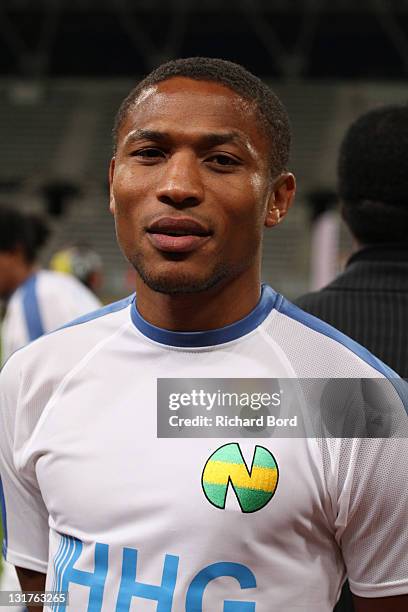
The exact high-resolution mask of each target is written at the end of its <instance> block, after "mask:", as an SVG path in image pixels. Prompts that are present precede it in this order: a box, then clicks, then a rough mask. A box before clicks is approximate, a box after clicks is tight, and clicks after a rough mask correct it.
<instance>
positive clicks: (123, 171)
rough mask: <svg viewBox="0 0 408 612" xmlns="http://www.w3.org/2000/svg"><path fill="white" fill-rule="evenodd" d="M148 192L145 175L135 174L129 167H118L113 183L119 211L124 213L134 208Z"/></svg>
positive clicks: (113, 191)
mask: <svg viewBox="0 0 408 612" xmlns="http://www.w3.org/2000/svg"><path fill="white" fill-rule="evenodd" d="M147 190H148V186H147V184H146V176H145V173H135V172H134V170H132V168H131V167H129V166H128V165H124V164H122V165H118V166H117V168H116V169H115V174H114V176H113V182H112V193H113V196H114V198H115V202H116V208H117V210H119V211H120V212H121V213H122V212H125V211H126V210H127V209H128V208H129V207H130V208H132V207H133V206H134V204H136V203H137V202H138V200H139V198H140V197H142V196H143V195H144V194H146V192H147Z"/></svg>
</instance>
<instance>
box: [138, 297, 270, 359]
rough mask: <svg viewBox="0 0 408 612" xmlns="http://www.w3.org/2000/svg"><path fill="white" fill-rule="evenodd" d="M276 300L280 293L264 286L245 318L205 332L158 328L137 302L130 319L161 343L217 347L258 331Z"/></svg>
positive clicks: (144, 332)
mask: <svg viewBox="0 0 408 612" xmlns="http://www.w3.org/2000/svg"><path fill="white" fill-rule="evenodd" d="M277 298H278V294H277V293H276V292H275V291H274V290H273V289H271V287H269V286H268V285H262V289H261V297H260V299H259V302H258V304H257V305H256V306H255V308H254V309H253V310H252V311H251V312H250V313H249V314H248V315H247V316H246V317H244V318H243V319H240V320H239V321H236V322H235V323H231V325H226V326H225V327H220V328H219V329H209V330H204V331H194V332H177V331H170V330H168V329H162V328H161V327H156V326H155V325H152V324H151V323H148V322H147V321H146V320H145V319H143V317H142V316H141V315H140V313H139V311H138V310H137V307H136V300H134V302H133V304H132V308H131V316H132V321H133V323H134V325H135V326H136V327H137V329H138V330H139V331H140V332H142V334H143V335H144V336H147V337H148V338H150V339H151V340H154V341H155V342H159V343H160V344H167V345H169V346H179V347H190V348H193V347H199V346H214V345H217V344H224V343H225V342H231V340H236V339H237V338H241V337H242V336H245V335H246V334H249V332H251V331H253V330H254V329H256V328H257V327H258V326H259V325H260V324H261V323H262V322H263V321H264V320H265V319H266V317H267V316H268V315H269V313H270V312H271V310H272V309H273V308H274V306H275V303H276V300H277Z"/></svg>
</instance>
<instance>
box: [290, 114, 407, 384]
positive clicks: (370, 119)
mask: <svg viewBox="0 0 408 612" xmlns="http://www.w3.org/2000/svg"><path fill="white" fill-rule="evenodd" d="M407 151H408V106H406V105H404V106H384V107H381V108H377V109H375V110H372V111H370V112H368V113H366V114H364V115H362V116H361V117H360V118H358V119H357V120H356V121H355V122H354V123H353V124H352V125H351V126H350V128H349V129H348V131H347V133H346V135H345V137H344V140H343V143H342V146H341V149H340V155H339V163H338V189H339V196H340V199H341V214H342V217H343V219H344V221H345V223H346V225H347V227H348V228H349V230H350V232H351V234H352V236H353V239H354V242H355V251H354V253H353V255H352V256H351V257H350V259H349V260H348V262H347V265H346V269H345V271H344V272H343V273H342V274H340V275H339V276H338V277H337V278H336V279H335V280H334V281H333V282H331V283H330V284H329V285H327V286H326V287H324V288H323V289H321V290H320V291H317V292H314V293H309V294H308V295H305V296H303V297H301V298H299V299H298V300H297V301H296V303H297V304H298V305H299V306H300V307H301V308H303V309H304V310H306V311H307V312H310V313H311V314H313V315H315V316H317V317H319V318H321V319H323V320H324V321H327V322H328V323H330V324H331V325H333V326H334V327H336V328H337V329H340V330H341V331H343V332H344V333H346V334H347V335H349V336H351V337H352V338H354V339H355V340H357V341H358V342H359V343H360V344H362V345H363V346H365V347H367V348H368V349H369V350H370V351H372V352H373V353H374V355H377V356H378V357H380V359H381V360H382V361H384V362H385V363H387V364H388V365H390V366H391V367H392V368H393V369H394V370H395V371H396V372H398V374H400V375H401V376H402V377H404V378H408V323H407V309H408V242H407V235H408V207H407V198H408V162H407V159H408V157H407V154H406V153H407Z"/></svg>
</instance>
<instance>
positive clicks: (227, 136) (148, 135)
mask: <svg viewBox="0 0 408 612" xmlns="http://www.w3.org/2000/svg"><path fill="white" fill-rule="evenodd" d="M171 139H172V137H171V134H170V133H169V132H161V131H159V130H149V129H145V128H137V129H135V130H132V131H131V132H130V133H129V134H128V135H127V137H126V138H125V145H127V144H129V143H130V144H131V143H132V142H136V141H138V140H152V141H154V142H159V143H164V142H169V141H171ZM198 141H199V143H200V146H202V147H208V148H211V147H215V146H217V145H222V144H228V143H234V142H235V143H237V144H241V145H243V146H245V147H246V148H248V143H247V142H246V139H245V138H244V137H243V135H242V134H241V133H240V132H239V131H237V130H231V131H230V132H214V133H209V134H203V135H202V136H199V137H198Z"/></svg>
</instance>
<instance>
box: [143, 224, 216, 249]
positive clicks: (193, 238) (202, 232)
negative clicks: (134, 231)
mask: <svg viewBox="0 0 408 612" xmlns="http://www.w3.org/2000/svg"><path fill="white" fill-rule="evenodd" d="M146 232H147V235H148V238H149V240H150V242H151V243H152V244H153V246H155V247H156V248H157V249H159V250H160V251H166V252H173V253H187V252H190V251H194V250H196V249H198V248H199V247H201V246H202V245H203V244H204V243H205V242H207V241H208V240H209V239H210V238H211V234H212V232H211V231H210V230H209V229H208V228H207V227H205V226H204V225H202V224H201V223H199V222H198V221H196V220H195V219H191V218H189V217H162V218H161V219H158V220H157V221H155V222H154V223H152V224H151V225H149V226H148V227H147V229H146Z"/></svg>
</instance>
